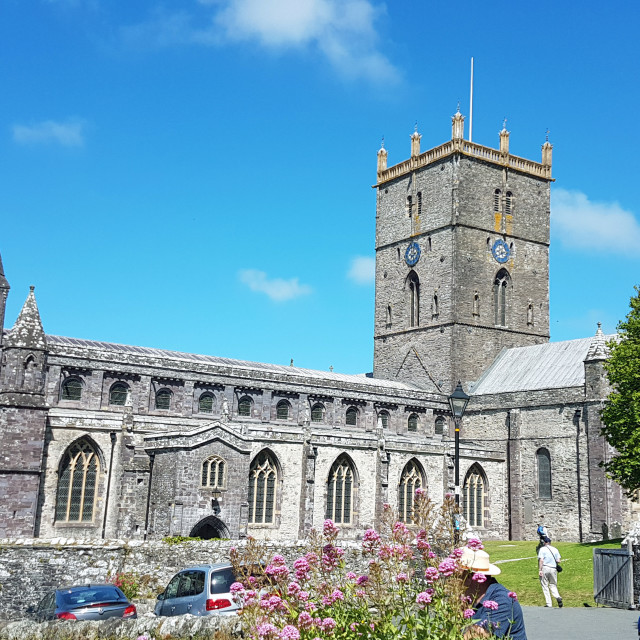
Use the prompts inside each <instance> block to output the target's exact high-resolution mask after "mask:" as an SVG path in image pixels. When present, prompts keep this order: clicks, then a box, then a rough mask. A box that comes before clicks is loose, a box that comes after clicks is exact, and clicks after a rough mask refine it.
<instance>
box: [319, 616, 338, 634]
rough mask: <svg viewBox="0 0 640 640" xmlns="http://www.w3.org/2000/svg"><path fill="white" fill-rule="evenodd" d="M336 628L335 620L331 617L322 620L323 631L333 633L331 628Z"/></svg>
mask: <svg viewBox="0 0 640 640" xmlns="http://www.w3.org/2000/svg"><path fill="white" fill-rule="evenodd" d="M335 628H336V621H335V620H334V619H333V618H325V619H324V620H323V621H322V630H323V631H324V632H325V633H333V630H334V629H335Z"/></svg>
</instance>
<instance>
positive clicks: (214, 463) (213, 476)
mask: <svg viewBox="0 0 640 640" xmlns="http://www.w3.org/2000/svg"><path fill="white" fill-rule="evenodd" d="M226 466H227V465H226V464H225V462H224V460H223V459H222V458H221V457H220V456H211V457H210V458H207V459H206V460H205V461H204V462H203V463H202V486H203V487H208V488H210V489H224V488H225V484H226V482H225V481H226V478H225V471H226Z"/></svg>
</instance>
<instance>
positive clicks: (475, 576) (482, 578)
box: [471, 573, 487, 584]
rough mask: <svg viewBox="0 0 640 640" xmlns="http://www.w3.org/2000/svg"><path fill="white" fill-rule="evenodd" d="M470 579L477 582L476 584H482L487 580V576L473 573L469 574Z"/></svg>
mask: <svg viewBox="0 0 640 640" xmlns="http://www.w3.org/2000/svg"><path fill="white" fill-rule="evenodd" d="M471 579H472V580H474V581H475V582H477V583H478V584H482V583H483V582H486V581H487V576H486V575H485V574H484V573H474V574H473V575H472V576H471Z"/></svg>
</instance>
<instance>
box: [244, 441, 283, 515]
mask: <svg viewBox="0 0 640 640" xmlns="http://www.w3.org/2000/svg"><path fill="white" fill-rule="evenodd" d="M277 479H278V477H277V472H276V466H275V463H274V461H273V460H272V458H271V456H270V455H269V454H268V453H267V452H266V451H263V452H262V453H260V454H258V455H257V456H256V458H255V459H254V461H253V462H252V463H251V468H250V470H249V522H250V523H251V524H271V523H272V522H273V518H274V512H275V505H276V487H277V484H276V481H277Z"/></svg>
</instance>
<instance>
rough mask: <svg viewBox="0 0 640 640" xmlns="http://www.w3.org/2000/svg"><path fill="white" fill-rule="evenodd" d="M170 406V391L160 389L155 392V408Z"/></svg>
mask: <svg viewBox="0 0 640 640" xmlns="http://www.w3.org/2000/svg"><path fill="white" fill-rule="evenodd" d="M170 408H171V391H169V389H160V391H158V392H157V393H156V409H160V410H167V409H170Z"/></svg>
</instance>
